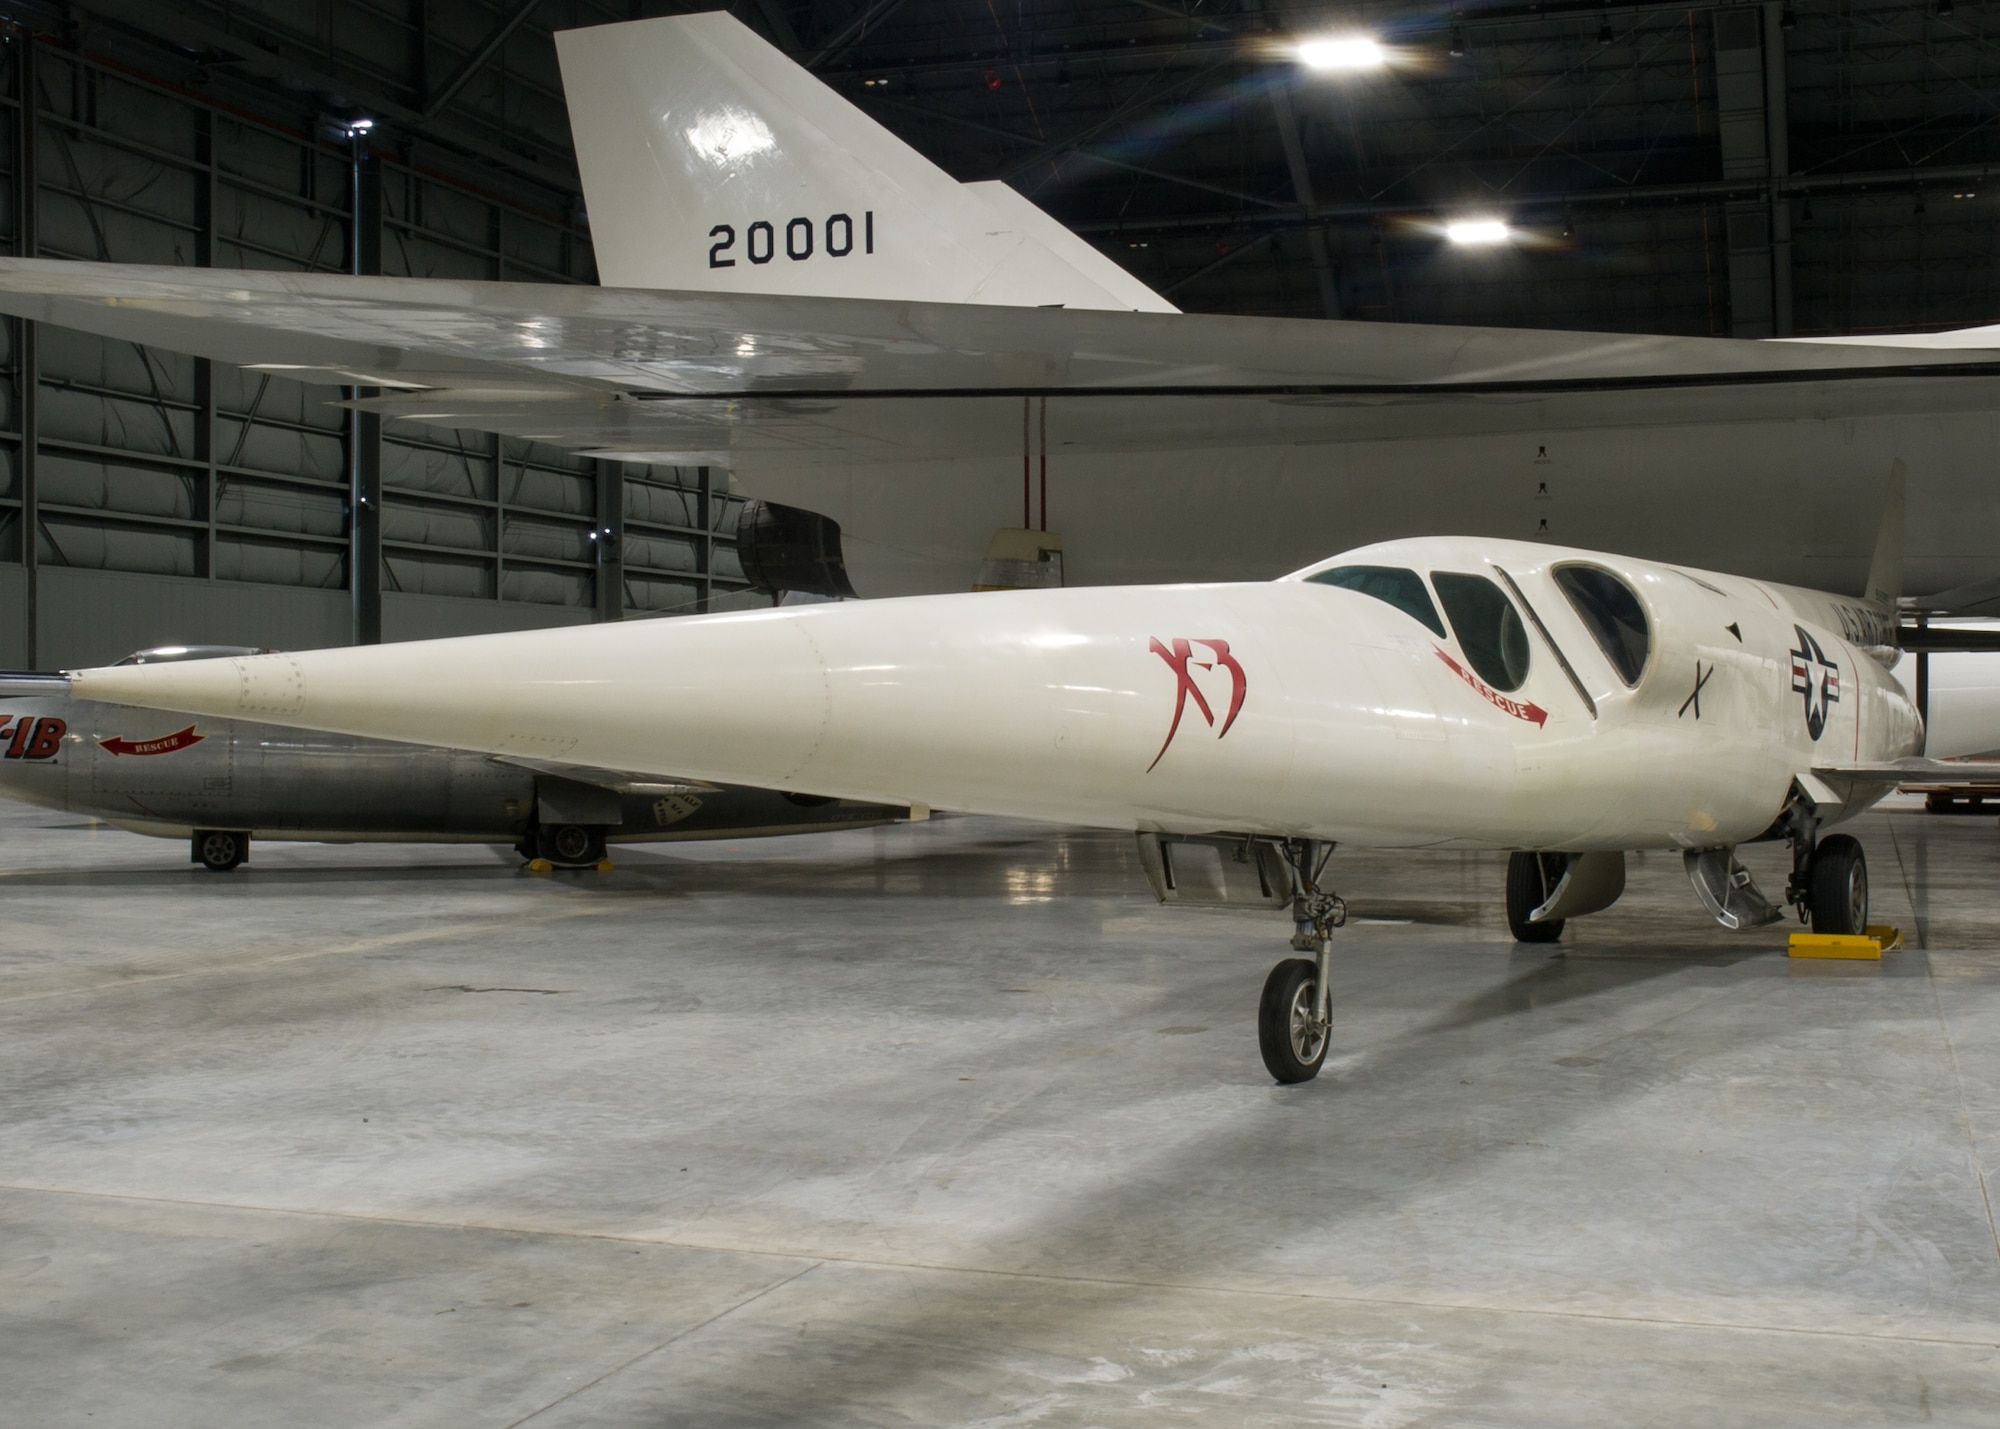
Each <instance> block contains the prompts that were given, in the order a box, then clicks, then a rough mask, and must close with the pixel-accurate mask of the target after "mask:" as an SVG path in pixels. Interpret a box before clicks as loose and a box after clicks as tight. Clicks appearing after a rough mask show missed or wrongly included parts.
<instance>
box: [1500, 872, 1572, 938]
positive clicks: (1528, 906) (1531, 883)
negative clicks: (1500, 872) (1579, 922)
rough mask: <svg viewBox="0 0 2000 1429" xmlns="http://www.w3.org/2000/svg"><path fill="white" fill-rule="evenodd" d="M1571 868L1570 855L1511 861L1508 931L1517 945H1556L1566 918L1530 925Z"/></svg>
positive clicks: (1508, 874)
mask: <svg viewBox="0 0 2000 1429" xmlns="http://www.w3.org/2000/svg"><path fill="white" fill-rule="evenodd" d="M1568 867H1569V855H1568V854H1566V853H1517V854H1514V855H1512V856H1511V857H1509V858H1508V860H1507V931H1508V932H1510V933H1512V934H1513V935H1514V941H1515V942H1517V943H1553V942H1555V941H1556V939H1558V938H1560V937H1561V936H1562V935H1563V921H1564V920H1563V919H1561V918H1553V919H1551V920H1549V921H1548V922H1546V923H1530V922H1529V921H1528V915H1529V914H1530V913H1533V912H1534V911H1535V910H1536V909H1537V908H1539V907H1541V906H1542V905H1543V904H1544V903H1546V902H1548V901H1549V895H1550V894H1551V893H1554V892H1555V891H1556V885H1557V884H1558V883H1560V882H1562V876H1563V872H1564V870H1566V869H1567V868H1568Z"/></svg>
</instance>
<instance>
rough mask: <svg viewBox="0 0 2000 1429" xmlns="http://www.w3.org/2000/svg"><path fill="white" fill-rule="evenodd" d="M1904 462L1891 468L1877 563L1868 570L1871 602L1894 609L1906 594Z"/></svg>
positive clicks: (1879, 531)
mask: <svg viewBox="0 0 2000 1429" xmlns="http://www.w3.org/2000/svg"><path fill="white" fill-rule="evenodd" d="M1904 485H1905V478H1904V472H1903V459H1902V458H1901V457H1897V458H1896V459H1895V460H1894V461H1893V462H1891V463H1890V464H1889V489H1888V491H1887V492H1886V493H1885V494H1884V495H1883V497H1882V524H1881V526H1880V528H1879V529H1878V530H1877V532H1876V535H1875V559H1874V560H1873V561H1871V562H1870V563H1869V566H1868V590H1867V597H1868V599H1869V600H1870V601H1871V602H1873V603H1874V604H1876V605H1882V606H1887V607H1889V608H1890V609H1892V610H1893V609H1894V608H1895V605H1896V602H1897V601H1898V600H1899V599H1901V598H1902V594H1903V487H1904Z"/></svg>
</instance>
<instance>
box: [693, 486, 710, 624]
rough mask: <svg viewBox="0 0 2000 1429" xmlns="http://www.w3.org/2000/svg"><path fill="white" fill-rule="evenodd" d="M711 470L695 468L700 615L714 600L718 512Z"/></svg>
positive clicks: (697, 606)
mask: <svg viewBox="0 0 2000 1429" xmlns="http://www.w3.org/2000/svg"><path fill="white" fill-rule="evenodd" d="M708 472H709V469H708V468H707V467H705V466H698V467H696V468H695V469H694V524H695V525H696V526H698V527H699V528H700V529H701V537H700V539H698V540H697V541H696V542H695V546H694V562H695V573H696V575H697V576H699V577H700V581H701V583H700V585H698V586H697V587H696V588H695V596H694V608H695V613H696V614H697V615H706V614H708V612H709V611H710V610H711V609H713V608H714V604H715V515H714V511H713V509H712V502H711V500H710V498H711V496H712V495H713V492H712V489H711V488H710V486H709V476H708Z"/></svg>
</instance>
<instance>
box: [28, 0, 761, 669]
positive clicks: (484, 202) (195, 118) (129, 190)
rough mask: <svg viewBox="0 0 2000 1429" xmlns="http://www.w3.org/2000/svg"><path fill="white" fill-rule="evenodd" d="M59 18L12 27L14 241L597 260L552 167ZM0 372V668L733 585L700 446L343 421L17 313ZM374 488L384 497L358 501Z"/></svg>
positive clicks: (447, 265)
mask: <svg viewBox="0 0 2000 1429" xmlns="http://www.w3.org/2000/svg"><path fill="white" fill-rule="evenodd" d="M571 8H575V7H571ZM583 8H585V9H588V8H589V7H587V6H586V7H583ZM578 18H579V19H583V20H588V19H589V18H592V17H591V16H589V15H579V16H578ZM595 18H600V19H601V18H616V16H615V15H611V14H606V15H601V16H596V17H595ZM353 33H361V31H359V30H356V31H354V32H353ZM69 38H70V41H71V42H69V43H65V37H64V36H62V35H60V34H48V33H36V32H35V31H33V30H31V29H29V28H26V27H9V28H8V30H7V33H6V44H5V55H4V62H0V71H4V76H5V84H6V92H5V95H4V99H0V121H4V128H5V133H4V135H0V165H4V174H0V204H4V218H0V227H3V228H4V239H3V240H0V241H4V242H5V243H6V245H7V250H6V251H11V252H14V253H17V254H21V255H24V256H40V257H59V258H79V259H91V260H99V261H114V262H133V263H158V264H193V265H201V266H214V267H244V268H258V269H276V270H286V271H301V272H306V271H322V272H324V271H332V272H340V271H352V270H355V269H357V268H358V269H359V270H361V271H374V272H381V273H384V274H389V275H413V276H423V277H431V278H439V277H459V278H467V279H488V280H506V281H516V282H523V281H525V282H558V283H563V282H568V283H573V282H590V281H594V278H595V267H594V263H593V260H592V256H591V250H590V243H589V237H588V232H587V229H586V228H585V226H584V223H583V220H582V215H581V212H580V209H579V207H578V204H577V201H576V199H575V196H574V193H573V192H564V191H563V189H562V186H561V185H560V183H557V182H551V183H548V184H540V185H538V184H535V183H532V182H522V181H519V180H518V178H512V177H505V176H501V175H497V174H495V173H493V172H491V171H482V170H481V169H480V167H479V166H478V165H476V164H472V163H470V162H464V163H458V162H455V159H456V158H457V157H458V156H455V155H454V154H452V153H450V152H447V151H443V150H434V149H421V150H420V149H418V148H417V147H416V146H414V145H410V144H403V145H400V146H399V145H393V144H391V145H387V146H385V147H387V148H388V152H370V151H369V149H368V145H367V142H366V140H365V139H363V138H357V137H355V136H352V135H346V134H343V133H342V132H341V130H340V127H339V125H340V123H341V121H342V116H340V115H331V116H329V115H327V114H325V113H324V112H321V111H322V107H323V106H321V105H319V104H318V103H317V102H314V101H295V102H294V105H293V107H294V110H295V112H293V113H291V114H289V115H287V114H285V113H282V112H280V113H277V114H269V113H257V112H253V111H252V110H251V109H249V108H248V107H246V106H245V105H244V104H243V103H242V102H241V100H242V96H241V94H240V93H233V94H230V95H218V94H213V93H208V92H204V91H205V90H206V89H207V88H209V87H208V86H206V85H204V84H203V83H202V79H201V76H200V74H199V73H198V72H197V73H196V74H195V75H193V76H188V75H185V74H183V75H181V76H179V77H176V76H173V75H171V74H161V73H155V72H152V71H150V70H148V69H147V68H145V67H143V66H141V65H135V64H133V63H131V62H129V59H125V58H120V57H119V56H118V55H117V54H116V53H115V51H114V52H113V53H106V54H99V53H93V51H92V49H91V47H90V46H89V44H88V43H87V41H86V42H82V43H78V42H76V40H77V37H69ZM446 58H447V59H448V58H449V49H448V47H447V49H446ZM280 108H281V109H282V106H280ZM503 178H504V181H503ZM0 376H4V379H5V380H4V390H0V661H4V662H5V663H6V664H7V665H8V666H11V667H15V668H20V667H26V666H34V667H40V668H54V667H60V666H65V665H78V664H84V663H91V662H95V661H99V660H104V659H115V658H117V657H118V656H119V655H122V654H124V653H126V652H127V651H129V650H131V649H133V648H136V647H139V646H142V645H146V644H157V643H163V642H170V641H228V642H232V643H235V642H240V643H250V644H268V645H274V646H281V647H290V648H300V647H307V646H313V645H325V644H337V643H345V642H347V641H349V640H352V639H355V638H357V636H358V637H359V638H362V639H368V638H383V639H411V638H421V637H424V636H433V635H449V634H463V633H475V632H481V631H488V630H500V629H512V628H520V627H528V626H547V625H560V624H568V623H576V622H581V621H587V620H592V619H616V618H620V617H622V616H624V615H626V614H646V615H653V614H672V613H681V612H689V611H697V610H703V609H707V608H710V606H711V605H712V604H713V603H714V602H715V601H717V600H718V599H721V600H723V601H725V602H727V601H728V599H729V598H730V596H731V595H732V593H736V592H741V591H742V589H743V584H744V583H743V582H742V580H741V578H740V575H741V572H740V567H739V566H738V565H737V564H736V562H735V558H734V551H733V533H734V529H735V521H736V515H737V509H738V504H737V503H736V502H735V501H734V500H733V499H732V498H730V497H729V496H728V494H727V491H726V481H725V479H724V477H723V474H722V473H720V472H719V471H718V472H714V473H711V472H710V471H709V470H707V469H705V468H677V467H665V466H658V467H645V466H637V465H626V464H612V463H600V462H596V461H593V460H591V459H589V458H585V457H579V456H576V455H574V454H572V453H569V452H565V451H561V450H558V449H555V448H551V447H545V446H541V445H538V444H535V443H531V442H525V441H515V440H512V439H500V438H494V437H488V436H482V435H479V434H474V433H456V432H449V431H439V430H432V429H428V428H423V427H418V426H413V425H408V424H402V423H394V422H391V423H387V424H381V423H378V422H376V421H374V420H373V419H360V420H357V419H356V418H355V417H354V416H353V415H352V414H351V413H349V412H347V411H346V410H345V409H344V408H342V407H341V406H339V405H338V401H339V399H340V398H341V397H342V396H343V395H346V394H345V393H344V392H343V391H341V390H340V389H333V388H326V387H311V386H306V385H303V384H300V383H296V382H292V381H288V380H287V379H285V378H284V377H283V376H282V375H281V374H277V373H271V372H252V371H244V370H240V369H237V368H233V367H228V366H226V365H224V364H220V363H208V362H204V361H201V360H198V359H195V358H190V357H187V356H185V355H183V354H179V353H171V352H164V351H158V350H154V349H149V348H141V347H138V346H136V345H134V344H129V343H117V342H110V341H106V340H103V339H99V338H94V337H88V336H85V335H82V334H79V333H74V332H69V331H66V330H61V329H55V328H48V327H42V326H39V325H37V324H32V323H21V322H17V321H9V322H8V323H7V324H6V325H5V330H4V333H0ZM371 491H374V492H377V493H379V495H378V499H377V501H376V502H375V503H374V505H375V510H376V511H377V513H378V514H377V519H376V520H374V521H372V522H371V521H368V520H365V519H364V520H362V521H360V522H356V521H355V520H354V519H353V512H354V510H355V508H356V496H357V494H358V495H360V496H361V497H362V498H363V501H362V505H363V508H364V510H365V509H366V507H367V506H368V504H369V503H368V502H367V500H366V498H367V496H368V494H369V493H370V492H371ZM30 533H32V534H30ZM350 572H359V574H360V577H361V579H360V581H359V585H360V586H361V590H360V592H359V594H358V598H357V593H356V592H355V591H354V590H353V589H352V587H353V586H354V585H355V584H356V582H354V581H353V580H351V579H350ZM378 593H379V594H378ZM740 598H741V597H740V596H739V599H740Z"/></svg>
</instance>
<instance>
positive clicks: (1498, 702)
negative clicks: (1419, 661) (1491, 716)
mask: <svg viewBox="0 0 2000 1429" xmlns="http://www.w3.org/2000/svg"><path fill="white" fill-rule="evenodd" d="M1431 649H1433V650H1437V646H1435V645H1433V646H1431ZM1437 657H1438V659H1440V660H1442V661H1444V662H1445V664H1447V665H1449V666H1451V669H1452V673H1453V674H1455V675H1457V676H1458V678H1459V679H1461V680H1463V681H1465V683H1466V684H1468V685H1470V686H1472V688H1473V689H1475V690H1477V691H1479V693H1480V694H1482V695H1484V696H1486V698H1487V699H1489V700H1491V701H1492V702H1493V705H1494V708H1496V709H1501V710H1505V711H1506V712H1507V713H1508V714H1510V715H1512V716H1514V718H1515V719H1524V720H1527V721H1529V722H1530V723H1531V724H1533V725H1534V726H1535V728H1536V729H1540V728H1541V727H1542V726H1543V725H1544V724H1546V723H1547V722H1548V718H1549V712H1548V711H1547V710H1545V709H1543V708H1542V707H1541V706H1540V705H1538V704H1536V703H1535V702H1534V701H1533V700H1525V701H1523V700H1510V699H1508V698H1507V697H1506V696H1505V695H1503V694H1501V693H1500V692H1499V691H1498V690H1496V689H1494V688H1493V687H1492V686H1491V685H1489V684H1487V683H1486V682H1485V681H1484V680H1482V679H1480V678H1479V676H1477V675H1475V674H1473V673H1472V671H1470V670H1468V669H1466V668H1465V666H1463V665H1461V664H1459V663H1458V661H1456V660H1454V659H1452V658H1451V656H1449V655H1447V654H1445V653H1444V651H1442V650H1438V651H1437Z"/></svg>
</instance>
